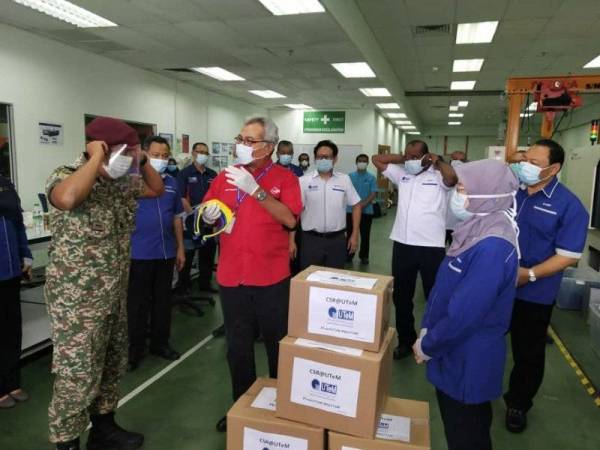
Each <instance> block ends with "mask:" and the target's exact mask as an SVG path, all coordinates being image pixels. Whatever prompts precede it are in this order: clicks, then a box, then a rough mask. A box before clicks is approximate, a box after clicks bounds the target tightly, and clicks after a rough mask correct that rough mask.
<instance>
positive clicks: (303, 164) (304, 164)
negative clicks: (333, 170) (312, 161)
mask: <svg viewBox="0 0 600 450" xmlns="http://www.w3.org/2000/svg"><path fill="white" fill-rule="evenodd" d="M300 166H302V167H308V161H307V160H305V159H303V160H302V161H300Z"/></svg>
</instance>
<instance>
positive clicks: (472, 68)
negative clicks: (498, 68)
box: [452, 59, 483, 72]
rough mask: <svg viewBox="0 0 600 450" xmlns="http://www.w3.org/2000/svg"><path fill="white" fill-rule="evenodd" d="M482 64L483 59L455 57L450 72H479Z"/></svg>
mask: <svg viewBox="0 0 600 450" xmlns="http://www.w3.org/2000/svg"><path fill="white" fill-rule="evenodd" d="M482 65H483V59H455V60H454V63H453V64H452V72H479V71H480V70H481V66H482Z"/></svg>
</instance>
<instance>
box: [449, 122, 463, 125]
mask: <svg viewBox="0 0 600 450" xmlns="http://www.w3.org/2000/svg"><path fill="white" fill-rule="evenodd" d="M461 123H462V122H448V125H460V124H461Z"/></svg>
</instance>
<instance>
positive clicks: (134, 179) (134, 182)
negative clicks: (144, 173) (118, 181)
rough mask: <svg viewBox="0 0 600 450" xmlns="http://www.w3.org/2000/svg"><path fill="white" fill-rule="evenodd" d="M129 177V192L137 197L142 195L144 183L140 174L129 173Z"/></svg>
mask: <svg viewBox="0 0 600 450" xmlns="http://www.w3.org/2000/svg"><path fill="white" fill-rule="evenodd" d="M128 178H129V192H130V193H131V195H132V196H133V197H134V198H139V197H142V196H143V195H144V190H145V188H146V183H144V179H143V178H142V177H141V176H140V175H131V176H130V177H128Z"/></svg>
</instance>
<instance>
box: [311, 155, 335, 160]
mask: <svg viewBox="0 0 600 450" xmlns="http://www.w3.org/2000/svg"><path fill="white" fill-rule="evenodd" d="M315 159H316V160H319V159H330V160H333V159H334V156H325V155H318V156H316V157H315Z"/></svg>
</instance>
